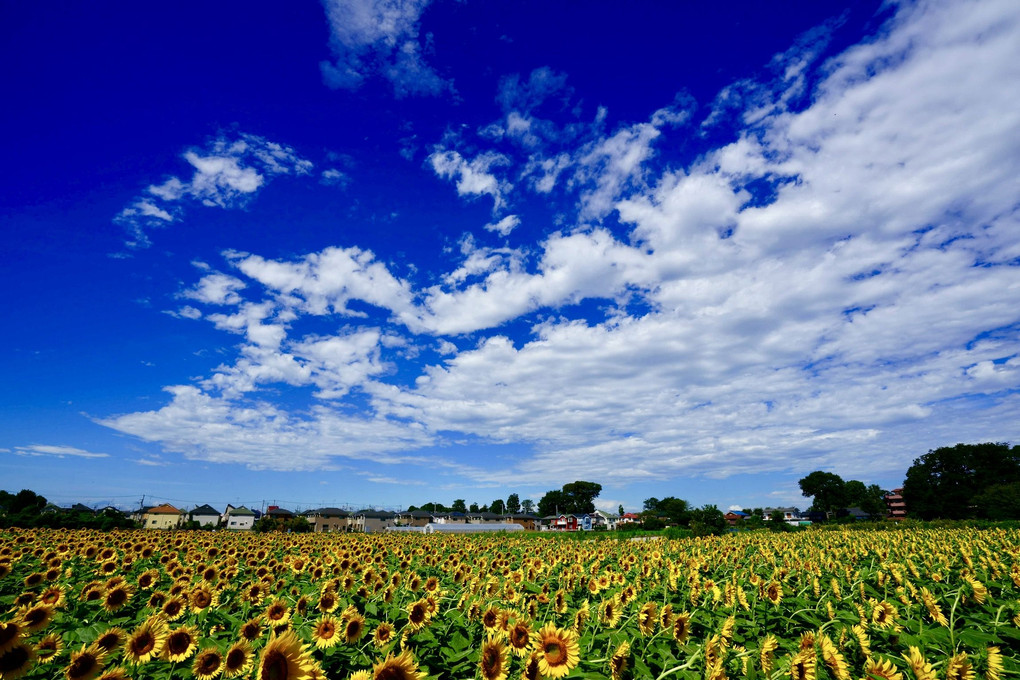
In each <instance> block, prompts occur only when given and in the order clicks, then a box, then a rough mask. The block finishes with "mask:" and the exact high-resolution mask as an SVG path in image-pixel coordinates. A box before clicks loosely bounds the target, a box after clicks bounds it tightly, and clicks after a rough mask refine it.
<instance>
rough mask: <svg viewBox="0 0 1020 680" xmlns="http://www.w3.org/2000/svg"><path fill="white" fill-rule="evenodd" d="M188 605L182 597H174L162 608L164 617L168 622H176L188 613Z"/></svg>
mask: <svg viewBox="0 0 1020 680" xmlns="http://www.w3.org/2000/svg"><path fill="white" fill-rule="evenodd" d="M187 607H188V603H187V602H186V601H185V600H184V598H183V597H181V596H180V595H174V596H173V597H171V598H170V599H168V600H167V601H166V602H164V603H163V606H162V607H161V608H160V611H161V612H162V614H163V616H164V617H165V618H166V620H167V621H176V620H177V619H179V618H181V617H182V616H184V613H185V612H186V611H187Z"/></svg>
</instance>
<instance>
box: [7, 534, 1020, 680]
mask: <svg viewBox="0 0 1020 680" xmlns="http://www.w3.org/2000/svg"><path fill="white" fill-rule="evenodd" d="M0 612H2V613H0V680H8V679H9V678H21V677H24V678H67V679H68V680H90V679H93V678H103V679H104V680H113V679H114V678H139V679H141V678H155V679H159V680H168V679H170V678H197V679H198V680H212V679H213V678H218V677H223V678H253V677H254V678H259V680H270V679H272V680H298V679H302V678H331V679H332V678H338V679H341V680H346V679H347V678H355V679H357V680H366V679H369V678H374V679H376V680H399V679H401V678H426V677H428V678H485V679H487V680H502V679H503V678H508V677H509V678H518V677H522V678H561V677H571V678H613V679H614V680H616V679H618V678H629V677H633V678H666V677H671V676H672V677H674V678H677V679H678V680H680V679H684V680H723V679H725V678H743V679H745V680H765V679H766V678H772V679H778V678H790V679H791V680H814V679H816V678H817V679H822V678H832V679H833V680H858V679H859V678H868V677H871V678H875V679H876V680H980V679H981V678H985V679H987V680H1000V679H1005V678H1008V677H1011V676H1017V675H1018V651H1017V650H1020V630H1018V628H1020V533H1018V532H1016V531H1006V530H990V531H977V530H930V531H928V530H923V531H911V532H906V531H901V532H845V531H844V532H837V531H833V532H805V533H798V534H767V533H754V534H741V535H735V536H727V537H723V538H708V539H688V540H680V541H669V540H664V541H658V542H628V541H617V540H597V541H596V540H593V541H563V540H557V539H555V538H548V537H544V536H523V537H522V536H517V535H513V536H511V535H501V534H500V535H486V536H452V535H445V536H435V535H434V536H425V535H420V534H415V535H407V534H398V535H336V534H334V535H323V534H318V535H314V534H313V535H307V534H306V535H294V534H261V535H259V534H243V535H238V534H228V533H205V532H176V533H162V532H113V533H100V532H95V531H59V530H55V531H50V530H10V531H7V532H0Z"/></svg>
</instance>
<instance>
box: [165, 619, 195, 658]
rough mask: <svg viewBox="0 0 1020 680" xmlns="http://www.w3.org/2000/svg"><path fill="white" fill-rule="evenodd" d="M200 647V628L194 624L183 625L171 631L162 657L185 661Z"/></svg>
mask: <svg viewBox="0 0 1020 680" xmlns="http://www.w3.org/2000/svg"><path fill="white" fill-rule="evenodd" d="M196 649H198V630H197V629H196V628H195V627H194V626H181V627H180V628H176V629H174V630H172V631H170V634H169V635H167V638H166V644H165V645H164V646H163V654H162V657H163V659H164V660H166V661H173V662H175V663H176V662H179V661H185V660H187V659H190V658H191V655H192V654H194V653H195V650H196Z"/></svg>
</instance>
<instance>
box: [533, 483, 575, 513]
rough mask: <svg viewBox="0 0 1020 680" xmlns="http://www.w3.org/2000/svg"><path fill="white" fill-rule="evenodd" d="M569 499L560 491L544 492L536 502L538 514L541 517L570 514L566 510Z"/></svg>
mask: <svg viewBox="0 0 1020 680" xmlns="http://www.w3.org/2000/svg"><path fill="white" fill-rule="evenodd" d="M568 502H569V499H568V498H567V496H566V494H564V493H563V491H562V490H560V489H553V490H552V491H546V493H545V495H544V496H542V498H540V499H539V501H538V514H539V515H540V516H542V517H548V516H549V515H557V514H561V513H566V512H570V511H569V510H568V509H567V505H568Z"/></svg>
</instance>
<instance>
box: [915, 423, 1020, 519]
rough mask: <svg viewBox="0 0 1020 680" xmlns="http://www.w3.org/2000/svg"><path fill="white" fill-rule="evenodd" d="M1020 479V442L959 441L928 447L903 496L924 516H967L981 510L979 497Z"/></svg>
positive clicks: (916, 515)
mask: <svg viewBox="0 0 1020 680" xmlns="http://www.w3.org/2000/svg"><path fill="white" fill-rule="evenodd" d="M1016 482H1020V446H1014V447H1013V448H1010V447H1009V444H1006V443H993V442H985V443H983V444H957V445H956V446H943V447H941V448H938V449H933V450H931V451H928V453H926V454H924V455H923V456H921V457H920V458H917V459H915V460H914V464H913V465H911V466H910V469H908V470H907V477H906V480H905V481H904V482H903V499H904V500H905V501H906V503H907V512H908V513H909V514H910V515H911V516H915V517H918V518H920V519H925V520H929V519H938V518H941V519H966V518H970V517H975V516H977V515H978V514H979V508H978V504H977V502H976V501H977V497H979V496H980V495H981V494H983V493H984V492H986V491H987V490H988V489H989V488H991V487H993V486H998V485H1010V484H1014V483H1016Z"/></svg>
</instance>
